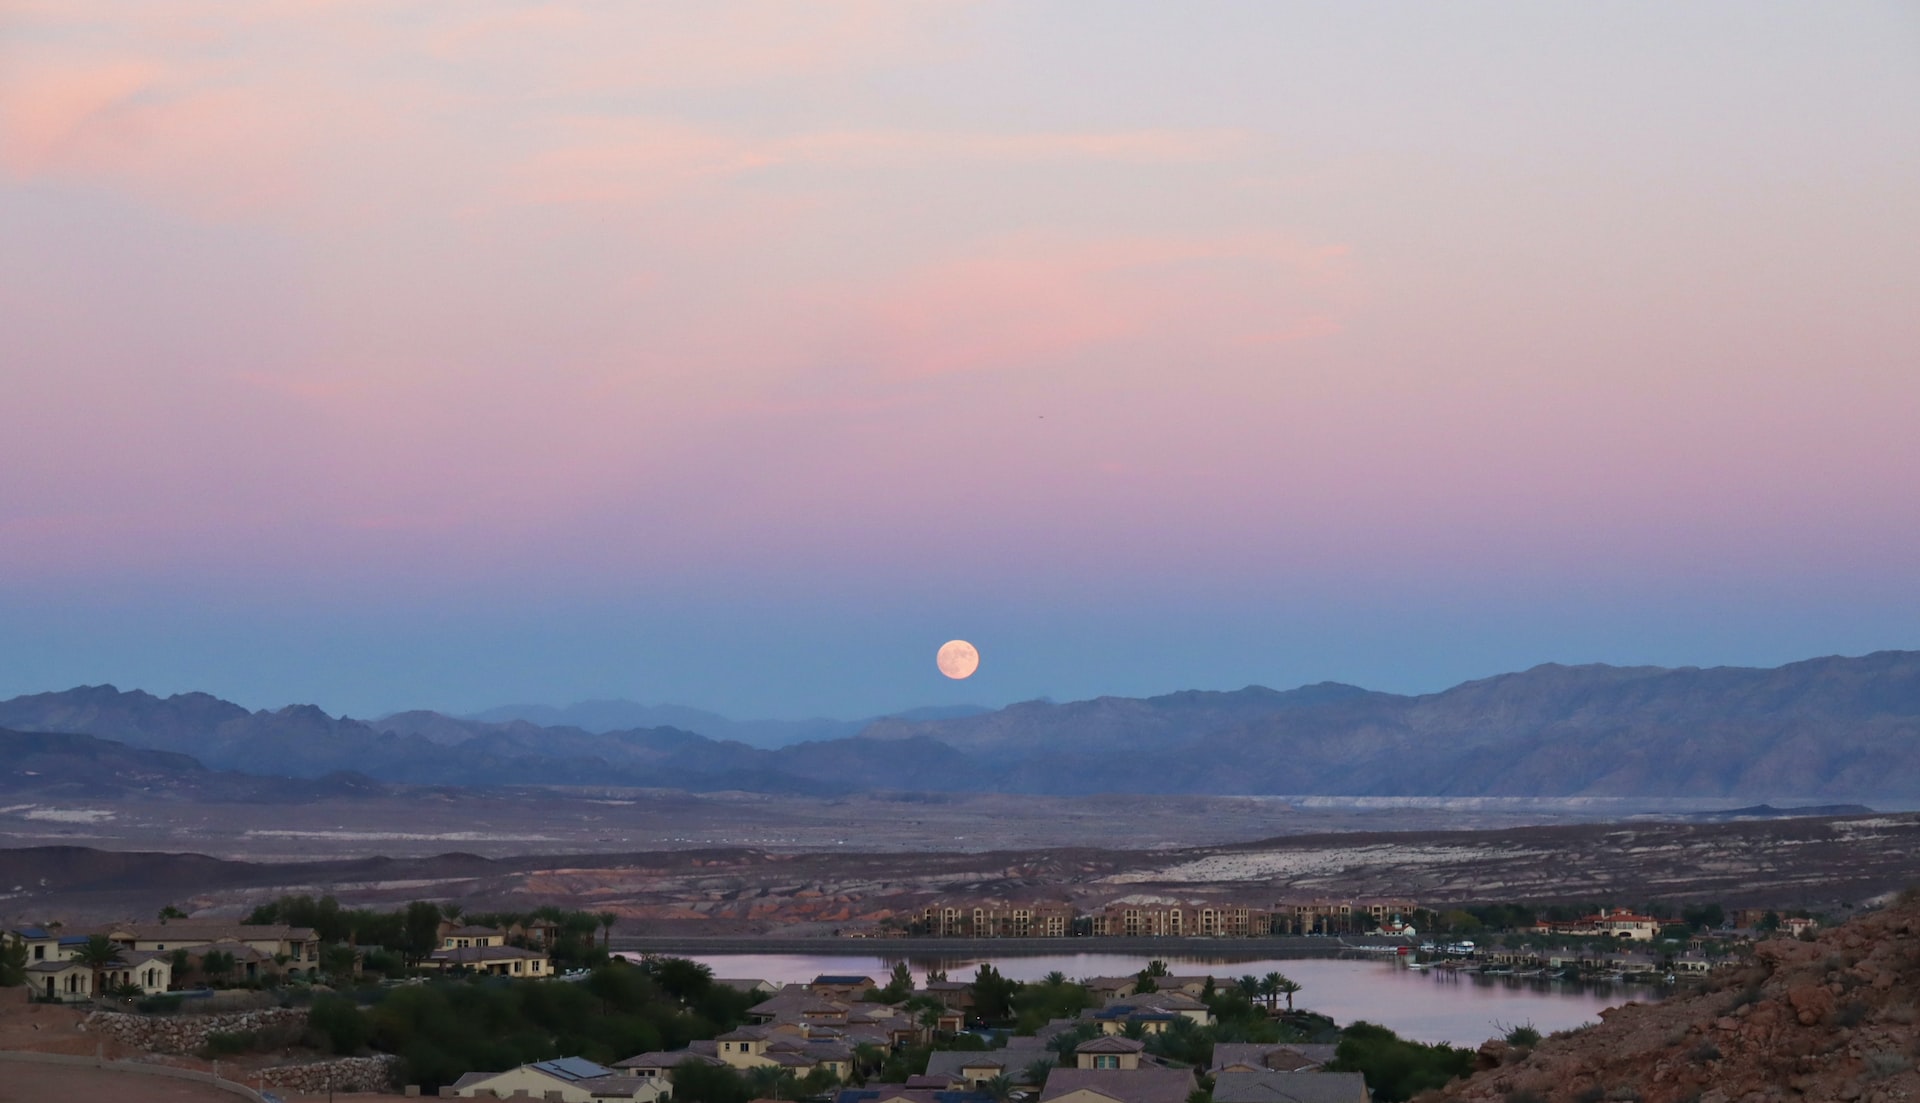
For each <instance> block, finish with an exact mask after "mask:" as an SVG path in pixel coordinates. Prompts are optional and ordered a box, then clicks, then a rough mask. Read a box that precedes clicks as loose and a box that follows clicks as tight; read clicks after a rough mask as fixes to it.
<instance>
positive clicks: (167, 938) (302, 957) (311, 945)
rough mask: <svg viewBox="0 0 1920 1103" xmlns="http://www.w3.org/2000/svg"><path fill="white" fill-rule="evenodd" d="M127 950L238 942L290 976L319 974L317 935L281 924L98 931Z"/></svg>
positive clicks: (192, 922) (185, 922) (130, 926)
mask: <svg viewBox="0 0 1920 1103" xmlns="http://www.w3.org/2000/svg"><path fill="white" fill-rule="evenodd" d="M101 933H103V934H105V935H106V936H107V937H108V938H109V939H111V940H113V941H114V942H117V943H119V944H120V945H121V946H123V947H125V948H126V949H129V950H140V951H145V950H155V951H167V952H171V951H173V950H197V949H201V948H204V947H209V946H212V945H213V944H214V943H226V942H237V943H240V944H242V945H245V946H248V947H250V948H252V949H253V950H255V951H256V952H258V954H259V955H260V958H261V959H262V960H263V961H272V962H274V963H275V964H276V965H277V966H282V967H283V968H284V970H285V972H286V973H287V974H288V975H289V976H300V975H306V976H311V975H313V974H315V973H318V972H319V971H320V965H319V962H320V936H319V935H318V934H316V933H315V932H314V931H313V929H312V928H311V927H290V926H287V925H286V924H283V923H233V922H229V921H227V920H224V919H175V920H170V921H162V922H159V923H121V924H118V925H115V926H112V927H109V928H107V929H106V930H105V931H103V932H101Z"/></svg>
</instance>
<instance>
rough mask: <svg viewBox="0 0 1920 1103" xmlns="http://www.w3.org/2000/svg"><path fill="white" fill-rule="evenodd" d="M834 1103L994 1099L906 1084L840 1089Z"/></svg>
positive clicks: (940, 1102)
mask: <svg viewBox="0 0 1920 1103" xmlns="http://www.w3.org/2000/svg"><path fill="white" fill-rule="evenodd" d="M833 1103H994V1098H993V1096H991V1095H988V1094H987V1093H985V1092H970V1091H943V1090H941V1089H939V1088H935V1087H924V1088H919V1087H915V1088H910V1087H908V1086H907V1085H905V1084H868V1085H867V1086H866V1087H864V1088H842V1089H840V1090H839V1091H838V1092H835V1093H834V1096H833Z"/></svg>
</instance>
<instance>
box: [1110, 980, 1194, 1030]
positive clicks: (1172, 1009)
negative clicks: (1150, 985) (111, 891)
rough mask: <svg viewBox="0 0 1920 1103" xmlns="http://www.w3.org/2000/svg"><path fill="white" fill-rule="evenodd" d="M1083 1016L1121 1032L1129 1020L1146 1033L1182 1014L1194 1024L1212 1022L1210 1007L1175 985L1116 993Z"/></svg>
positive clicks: (1171, 1021)
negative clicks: (1158, 989)
mask: <svg viewBox="0 0 1920 1103" xmlns="http://www.w3.org/2000/svg"><path fill="white" fill-rule="evenodd" d="M1082 1017H1084V1018H1090V1019H1092V1020H1093V1021H1094V1022H1096V1023H1099V1024H1100V1029H1101V1030H1102V1031H1103V1032H1105V1033H1107V1034H1119V1033H1122V1032H1123V1031H1125V1030H1126V1028H1127V1024H1128V1023H1139V1024H1140V1026H1141V1028H1142V1029H1144V1030H1145V1031H1146V1032H1147V1033H1149V1034H1159V1033H1161V1032H1163V1031H1165V1030H1166V1029H1167V1028H1168V1027H1169V1026H1171V1025H1172V1023H1173V1020H1174V1019H1176V1018H1181V1017H1184V1018H1187V1019H1190V1020H1192V1022H1193V1025H1195V1026H1212V1025H1213V1010H1212V1009H1211V1008H1209V1007H1208V1006H1207V1005H1206V1004H1204V1003H1202V1002H1200V1001H1199V1000H1197V999H1194V998H1193V997H1192V996H1189V995H1187V994H1186V993H1185V992H1182V991H1179V990H1178V989H1174V990H1171V991H1167V992H1160V991H1153V992H1135V993H1134V994H1133V995H1131V996H1115V997H1114V998H1112V999H1110V1000H1108V1001H1107V1004H1106V1006H1105V1007H1102V1008H1100V1009H1099V1010H1097V1011H1091V1012H1083V1013H1082Z"/></svg>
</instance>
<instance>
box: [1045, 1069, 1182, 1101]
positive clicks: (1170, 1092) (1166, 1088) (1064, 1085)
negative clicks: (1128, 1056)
mask: <svg viewBox="0 0 1920 1103" xmlns="http://www.w3.org/2000/svg"><path fill="white" fill-rule="evenodd" d="M1198 1087H1199V1082H1198V1081H1196V1080H1195V1079H1194V1078H1193V1072H1192V1070H1190V1069H1169V1068H1161V1067H1160V1066H1158V1065H1142V1066H1140V1067H1139V1068H1137V1069H1054V1070H1053V1071H1052V1072H1050V1073H1048V1074H1047V1086H1046V1087H1044V1088H1042V1089H1040V1103H1056V1101H1058V1103H1187V1096H1189V1095H1191V1094H1192V1093H1193V1092H1194V1090H1195V1089H1196V1088H1198Z"/></svg>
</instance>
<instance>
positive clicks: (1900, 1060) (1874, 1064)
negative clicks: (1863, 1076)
mask: <svg viewBox="0 0 1920 1103" xmlns="http://www.w3.org/2000/svg"><path fill="white" fill-rule="evenodd" d="M1866 1064H1867V1076H1868V1077H1869V1078H1870V1079H1873V1080H1885V1079H1886V1078H1887V1077H1889V1076H1898V1075H1899V1074H1901V1073H1903V1072H1905V1071H1907V1070H1908V1069H1909V1068H1912V1067H1913V1062H1912V1061H1910V1060H1908V1059H1907V1057H1906V1056H1905V1055H1904V1054H1899V1053H1894V1052H1893V1051H1891V1050H1881V1051H1879V1052H1878V1053H1869V1054H1867V1056H1866Z"/></svg>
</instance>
